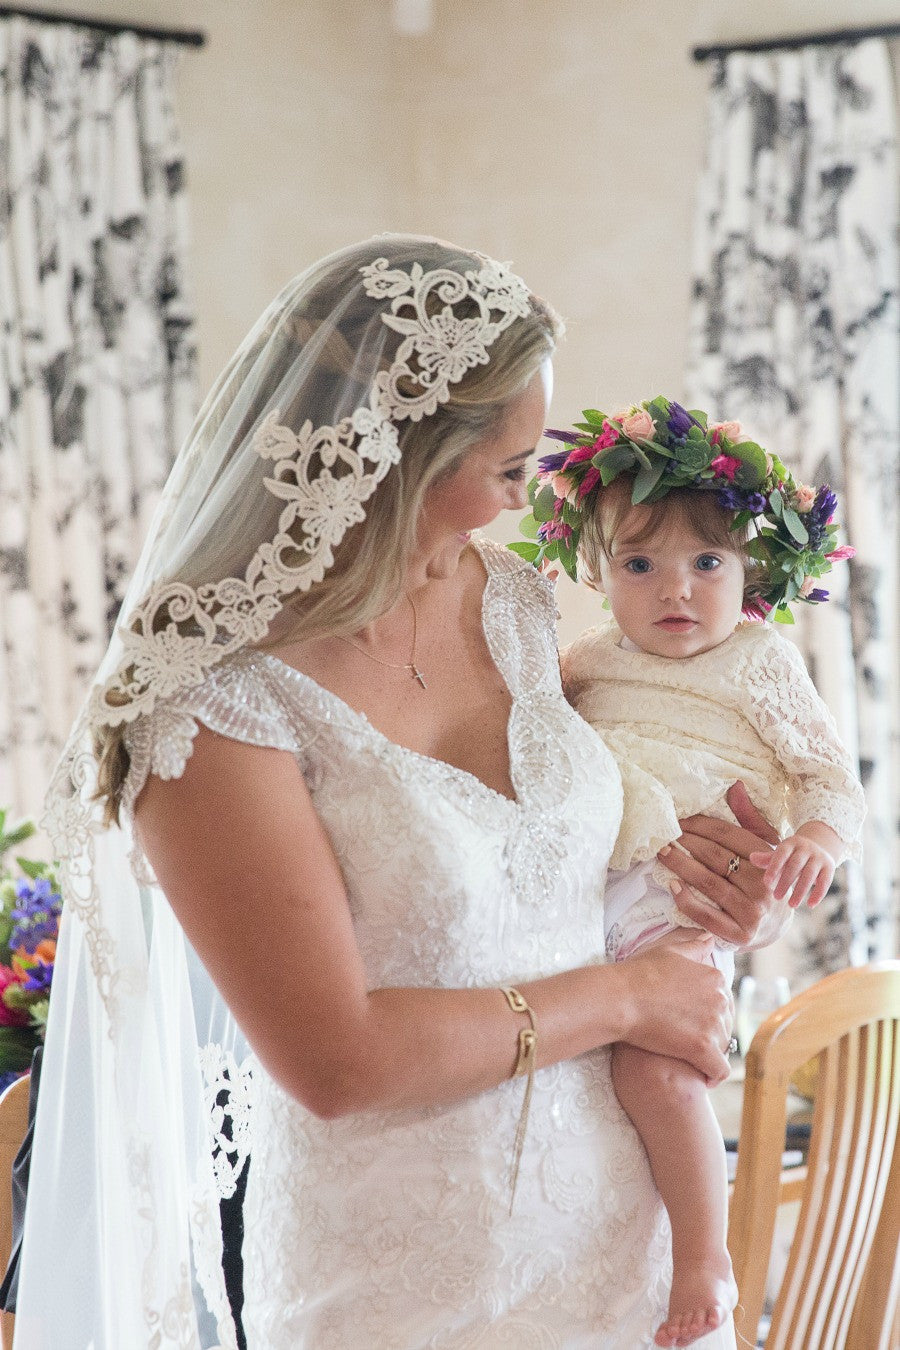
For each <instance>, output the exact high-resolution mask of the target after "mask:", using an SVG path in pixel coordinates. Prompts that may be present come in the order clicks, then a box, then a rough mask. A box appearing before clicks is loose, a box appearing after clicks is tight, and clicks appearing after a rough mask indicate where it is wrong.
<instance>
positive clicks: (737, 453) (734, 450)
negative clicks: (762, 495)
mask: <svg viewBox="0 0 900 1350" xmlns="http://www.w3.org/2000/svg"><path fill="white" fill-rule="evenodd" d="M728 454H729V455H730V456H731V457H732V459H739V460H740V461H741V468H740V469H739V470H738V473H737V475H736V476H737V478H738V479H739V482H740V486H741V487H746V488H752V487H756V486H757V485H758V484H759V483H761V482H762V481H763V479H764V478H765V476H766V452H765V450H763V448H762V446H761V445H757V444H756V442H755V441H741V442H740V444H737V445H730V446H729V447H728Z"/></svg>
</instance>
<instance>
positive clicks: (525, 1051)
mask: <svg viewBox="0 0 900 1350" xmlns="http://www.w3.org/2000/svg"><path fill="white" fill-rule="evenodd" d="M501 993H502V994H503V995H504V997H505V998H506V1001H507V1003H508V1004H509V1006H510V1009H511V1010H512V1011H513V1012H514V1013H525V1014H526V1016H527V1017H528V1020H529V1022H530V1023H531V1026H529V1027H522V1029H521V1031H520V1032H519V1040H518V1053H517V1055H516V1065H515V1068H514V1069H513V1071H512V1076H513V1078H526V1079H527V1082H526V1084H525V1096H524V1098H523V1100H522V1111H521V1114H520V1116H519V1123H518V1125H517V1126H516V1138H515V1143H514V1144H513V1161H512V1172H511V1177H510V1187H509V1212H510V1214H512V1211H513V1201H514V1200H515V1198H516V1182H517V1181H518V1180H519V1164H520V1163H521V1161H522V1149H523V1148H524V1147H525V1131H526V1130H527V1128H528V1111H529V1108H530V1106H531V1089H532V1087H533V1086H534V1065H535V1060H536V1059H537V1023H536V1022H535V1018H534V1009H533V1008H530V1007H529V1006H528V1004H527V1003H526V1001H525V999H524V998H523V997H522V995H521V994H520V993H519V991H518V989H514V988H513V987H512V986H511V985H501Z"/></svg>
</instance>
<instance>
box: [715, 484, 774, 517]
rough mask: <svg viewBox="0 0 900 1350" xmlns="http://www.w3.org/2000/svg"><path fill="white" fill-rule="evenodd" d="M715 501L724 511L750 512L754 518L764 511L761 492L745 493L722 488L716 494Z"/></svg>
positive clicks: (739, 489) (734, 488) (764, 502)
mask: <svg viewBox="0 0 900 1350" xmlns="http://www.w3.org/2000/svg"><path fill="white" fill-rule="evenodd" d="M716 501H717V502H718V503H719V505H720V506H724V508H725V510H726V511H750V512H752V514H753V515H754V516H758V515H760V514H761V513H762V512H763V511H765V509H766V505H767V502H766V498H765V497H764V496H763V494H762V493H761V492H747V491H745V490H744V489H742V488H736V487H731V486H729V487H722V488H719V490H718V492H717V493H716Z"/></svg>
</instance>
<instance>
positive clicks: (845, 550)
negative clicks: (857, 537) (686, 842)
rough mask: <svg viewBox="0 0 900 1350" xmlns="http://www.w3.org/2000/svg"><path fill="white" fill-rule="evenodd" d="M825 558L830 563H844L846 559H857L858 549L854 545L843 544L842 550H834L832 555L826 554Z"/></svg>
mask: <svg viewBox="0 0 900 1350" xmlns="http://www.w3.org/2000/svg"><path fill="white" fill-rule="evenodd" d="M825 557H826V558H827V559H828V561H829V562H843V561H844V559H845V558H855V557H856V549H855V548H854V547H853V545H852V544H841V546H840V548H836V549H834V550H833V552H831V553H826V554H825Z"/></svg>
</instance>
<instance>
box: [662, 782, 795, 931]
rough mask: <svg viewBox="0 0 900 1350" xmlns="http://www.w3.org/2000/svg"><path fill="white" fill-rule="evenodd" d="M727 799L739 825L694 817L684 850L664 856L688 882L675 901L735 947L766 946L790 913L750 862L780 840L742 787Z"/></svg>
mask: <svg viewBox="0 0 900 1350" xmlns="http://www.w3.org/2000/svg"><path fill="white" fill-rule="evenodd" d="M727 800H728V805H729V806H730V807H731V809H732V811H733V812H734V814H735V816H736V818H737V820H738V822H739V823H738V824H734V823H733V822H731V821H728V820H715V819H713V818H712V817H711V816H689V817H688V818H687V819H686V820H682V821H681V826H682V831H683V833H682V835H681V837H680V839H679V840H678V841H677V842H678V844H679V845H680V847H679V848H670V849H669V850H668V852H665V851H664V853H663V854H661V855H660V856H661V857H663V861H664V862H665V864H666V867H668V868H669V869H670V871H672V872H674V873H675V875H676V876H677V877H679V878H680V880H681V881H682V882H683V883H684V885H683V886H682V887H681V889H680V890H677V891H676V892H675V899H676V901H677V903H678V908H679V909H680V910H681V912H682V913H683V914H684V915H685V916H686V917H687V918H689V919H691V920H692V921H693V922H694V923H696V924H698V925H699V926H700V927H701V928H705V929H706V930H707V932H710V933H713V934H715V936H716V937H718V938H722V939H724V940H725V941H726V942H730V943H733V944H734V945H735V946H736V947H743V948H746V947H761V946H765V945H766V944H767V943H769V942H772V941H773V940H774V939H775V938H776V937H777V936H778V935H779V933H780V932H781V931H782V930H783V929H784V927H785V925H786V923H787V922H788V921H789V919H790V910H789V908H788V905H787V902H786V901H783V900H776V899H775V897H774V895H773V893H772V890H771V888H770V887H769V886H768V885H767V884H766V881H765V877H764V875H763V873H762V872H761V871H760V869H759V868H758V867H754V866H753V864H752V863H751V862H750V861H749V858H750V854H751V853H758V852H760V851H771V849H772V848H773V847H774V845H776V844H777V843H778V842H779V836H778V834H777V832H776V831H775V830H774V829H773V828H772V826H771V825H770V824H769V822H768V821H767V820H766V819H765V817H764V816H763V815H761V814H760V812H759V811H758V810H757V809H756V807H755V806H754V805H753V803H752V802H751V801H750V798H749V797H748V795H747V789H746V788H745V787H744V785H743V783H735V784H734V785H733V787H731V788H730V789H729V791H728V795H727ZM682 850H684V851H682Z"/></svg>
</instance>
